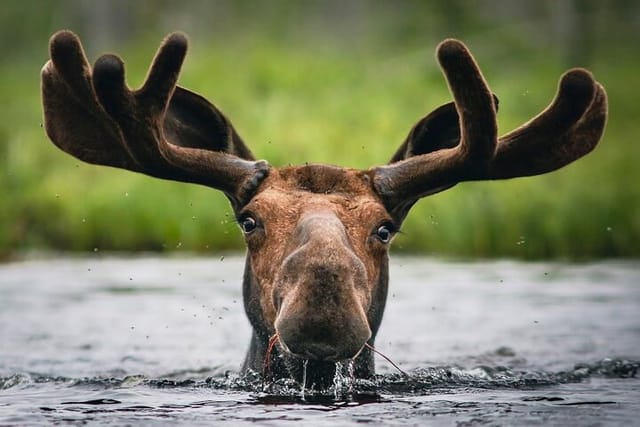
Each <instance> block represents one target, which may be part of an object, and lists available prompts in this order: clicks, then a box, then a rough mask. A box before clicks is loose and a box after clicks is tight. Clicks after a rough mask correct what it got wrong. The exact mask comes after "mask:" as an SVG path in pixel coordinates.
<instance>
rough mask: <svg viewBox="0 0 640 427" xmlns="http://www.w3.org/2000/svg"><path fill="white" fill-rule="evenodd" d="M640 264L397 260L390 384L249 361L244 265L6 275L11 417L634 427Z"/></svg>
mask: <svg viewBox="0 0 640 427" xmlns="http://www.w3.org/2000/svg"><path fill="white" fill-rule="evenodd" d="M638 267H640V264H639V263H637V262H600V263H592V264H577V265H571V264H562V263H518V262H508V261H499V262H496V261H493V262H474V263H464V262H445V261H440V260H434V259H428V258H402V257H395V258H393V259H392V265H391V285H390V292H389V300H388V303H387V310H386V313H385V318H384V320H383V324H382V328H381V330H380V333H379V335H378V340H377V342H376V345H377V348H378V349H379V350H381V351H382V352H383V353H385V354H386V355H387V356H389V357H390V358H391V359H393V360H394V361H395V362H396V363H397V364H398V365H400V367H401V368H402V369H403V370H404V371H406V372H408V374H409V376H408V377H405V376H403V375H402V374H400V373H398V372H397V371H396V370H395V369H394V368H393V367H392V366H391V365H390V364H389V363H387V362H386V361H385V360H383V359H381V358H378V359H377V360H376V363H377V371H378V373H379V375H378V376H377V377H376V378H373V379H370V380H366V381H364V380H363V381H355V382H354V383H351V384H348V383H349V381H346V385H344V386H343V387H342V388H340V389H337V390H325V391H323V392H322V393H320V394H317V393H315V392H314V390H306V391H305V394H304V397H303V396H302V395H301V387H300V385H298V384H295V383H293V382H291V381H280V382H278V383H276V384H270V385H269V384H263V383H262V382H261V381H260V380H259V379H257V378H241V377H239V376H238V369H239V366H240V364H241V362H242V359H243V357H244V352H245V350H246V347H247V345H248V342H249V335H250V327H249V324H248V322H247V320H246V318H245V314H244V309H243V307H242V297H241V276H242V270H243V260H242V258H241V257H236V256H226V257H212V258H207V259H205V258H164V257H141V258H108V257H107V258H105V257H95V258H57V259H44V260H28V261H22V262H14V263H8V264H2V265H0V425H6V424H8V425H37V424H42V425H49V424H52V423H57V424H84V423H101V424H114V425H122V424H127V423H129V424H152V425H175V424H182V425H198V424H201V425H211V424H220V423H222V422H228V423H230V424H233V425H237V424H242V423H252V424H254V423H257V424H263V425H273V424H282V425H285V424H291V425H299V424H303V425H323V424H325V425H344V424H352V423H353V424H356V423H358V424H360V423H371V424H374V425H383V424H384V425H394V424H397V425H403V424H411V425H416V424H425V423H428V424H434V425H452V424H453V425H455V424H460V425H466V424H489V425H491V424H496V425H508V424H518V425H527V424H531V425H539V424H555V425H601V424H611V425H632V424H637V423H638V422H639V421H638V417H639V415H640V380H639V379H638V374H637V371H638V367H639V366H640V363H639V362H640V268H638Z"/></svg>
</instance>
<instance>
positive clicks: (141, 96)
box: [42, 31, 269, 208]
mask: <svg viewBox="0 0 640 427" xmlns="http://www.w3.org/2000/svg"><path fill="white" fill-rule="evenodd" d="M50 49H51V61H49V62H48V63H47V64H46V65H45V67H44V68H43V72H42V92H43V104H44V110H45V124H46V130H47V134H48V135H49V137H50V138H51V140H52V141H53V142H54V143H55V144H56V145H57V146H58V147H60V148H61V149H62V150H64V151H66V152H68V153H69V154H72V155H73V156H75V157H77V158H79V159H81V160H84V161H87V162H90V163H96V164H102V165H108V166H114V167H119V168H124V169H129V170H132V171H136V172H141V173H145V174H148V175H151V176H154V177H158V178H164V179H170V180H176V181H184V182H192V183H197V184H203V185H207V186H209V187H213V188H217V189H220V190H222V191H224V192H225V193H226V194H227V196H228V197H229V198H230V200H231V202H232V204H233V205H234V207H235V208H238V207H239V206H241V205H242V204H243V203H244V202H245V201H246V200H247V198H248V196H249V195H250V193H252V192H253V191H254V190H255V188H256V187H257V186H258V185H259V183H260V182H261V181H262V179H263V178H264V177H265V176H266V175H267V174H268V170H269V168H268V165H267V164H266V162H263V161H260V162H256V161H253V157H252V155H251V153H250V151H249V150H248V149H247V148H246V146H244V144H243V143H242V141H241V140H240V138H239V136H238V135H237V133H236V132H235V130H233V128H232V126H231V124H230V122H229V121H228V120H227V119H226V118H225V117H224V116H223V115H222V113H220V112H219V111H218V110H217V109H216V108H215V107H214V106H213V105H211V104H209V103H208V102H207V101H206V100H205V99H204V98H202V97H200V96H198V95H196V94H193V93H191V92H189V91H187V90H186V89H182V88H178V87H177V86H176V82H177V79H178V75H179V72H180V68H181V66H182V62H183V60H184V57H185V55H186V51H187V38H186V36H184V35H183V34H181V33H173V34H170V35H169V36H168V37H167V38H166V39H165V40H164V41H163V43H162V45H161V46H160V48H159V49H158V52H157V54H156V56H155V58H154V60H153V63H152V65H151V67H150V69H149V73H148V75H147V78H146V80H145V83H144V84H143V86H142V87H141V88H140V89H139V90H135V91H132V90H130V89H129V88H128V87H127V85H126V83H125V71H124V63H123V62H122V60H121V59H120V58H119V57H117V56H115V55H103V56H102V57H100V58H99V59H98V60H97V61H96V63H95V65H94V69H93V75H92V74H91V68H90V66H89V65H88V63H87V61H86V58H85V55H84V51H83V49H82V45H81V44H80V40H79V39H78V37H77V36H76V35H75V34H73V33H71V32H70V31H61V32H58V33H56V34H55V35H54V36H53V37H52V39H51V42H50ZM175 93H178V94H179V96H178V97H177V98H175V102H174V98H173V96H174V94H175ZM212 130H213V132H214V134H213V135H211V134H209V132H210V131H212ZM167 136H171V138H173V139H174V141H172V142H170V141H168V140H167ZM182 139H184V141H182ZM225 151H226V152H229V153H233V154H227V153H226V152H225ZM236 153H241V155H243V157H244V158H240V157H237V156H236V155H234V154H236Z"/></svg>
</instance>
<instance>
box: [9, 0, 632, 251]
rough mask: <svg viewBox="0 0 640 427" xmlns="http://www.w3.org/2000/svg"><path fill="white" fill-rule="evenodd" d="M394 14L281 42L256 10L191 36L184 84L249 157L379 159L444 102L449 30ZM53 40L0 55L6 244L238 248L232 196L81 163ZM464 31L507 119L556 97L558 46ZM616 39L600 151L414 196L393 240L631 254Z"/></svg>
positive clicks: (626, 77) (627, 90)
mask: <svg viewBox="0 0 640 427" xmlns="http://www.w3.org/2000/svg"><path fill="white" fill-rule="evenodd" d="M456 4H458V3H457V2H456ZM415 7H416V8H417V9H419V10H422V9H421V6H415ZM443 10H444V9H443ZM441 12H442V10H441ZM442 13H444V12H442ZM467 15H468V16H469V18H468V19H469V20H470V21H469V22H471V21H473V19H472V18H473V16H471V14H467ZM398 16H400V15H398ZM401 16H404V15H401ZM40 19H42V16H40ZM398 19H399V18H398ZM403 19H405V21H399V22H407V23H411V25H406V26H403V28H404V30H403V31H400V32H397V31H393V29H394V28H398V26H396V27H393V26H391V25H389V24H385V25H386V26H378V27H375V28H378V29H380V31H379V32H376V31H371V32H369V33H367V34H365V35H364V36H362V37H361V38H360V39H359V42H358V43H346V44H343V43H341V42H340V41H339V40H333V41H332V42H327V43H325V44H323V41H324V40H325V39H323V37H322V35H321V34H316V35H315V36H314V38H306V39H304V40H294V39H291V38H286V37H285V38H284V39H285V41H286V42H283V37H284V36H282V34H277V33H274V34H275V35H274V34H272V33H270V32H268V31H267V32H265V28H267V27H260V26H256V25H255V22H254V26H253V27H252V29H251V31H248V32H245V33H243V34H242V35H236V36H235V37H231V38H230V37H227V38H211V37H202V38H199V37H195V36H194V37H193V38H192V45H193V47H192V50H191V51H190V53H189V55H188V57H187V62H186V64H185V67H184V69H183V74H182V76H181V80H180V84H181V85H183V86H185V87H188V88H190V89H192V90H195V91H196V92H199V93H201V94H203V95H205V96H206V97H207V98H208V99H211V100H213V101H214V102H215V103H216V105H217V106H219V107H220V108H221V109H222V110H223V111H224V112H225V113H226V114H227V115H228V116H229V117H231V118H232V120H233V122H234V124H235V125H236V128H237V129H238V131H239V132H240V134H241V135H242V136H243V138H244V139H245V140H246V141H247V142H248V143H249V145H250V146H251V148H252V149H253V151H254V153H255V154H256V156H257V157H259V158H265V159H267V160H269V162H270V163H271V164H273V165H276V166H277V165H285V164H290V163H291V164H300V163H304V162H323V163H334V164H339V165H342V166H349V167H356V168H368V167H370V166H371V165H375V164H382V163H384V162H386V161H387V160H388V158H389V157H390V156H391V154H392V153H393V152H394V151H395V149H396V147H397V145H398V144H400V143H401V142H402V140H403V138H404V137H405V135H406V134H407V132H408V131H409V129H410V127H411V126H412V125H413V124H414V123H415V122H416V121H417V120H418V119H419V118H420V117H421V116H423V115H424V114H426V113H428V112H429V111H430V110H431V109H433V108H435V107H437V106H438V105H440V104H442V103H444V102H448V101H449V100H450V95H449V93H448V90H447V88H446V84H445V82H444V79H443V78H442V76H441V75H440V73H439V70H438V68H437V66H436V63H435V60H434V59H433V54H432V52H433V49H434V48H435V45H436V43H437V40H438V39H441V38H444V36H446V35H447V34H445V33H443V34H431V35H430V37H429V40H425V39H424V37H418V36H417V34H419V31H418V28H417V27H416V23H417V22H418V20H419V18H413V19H410V18H407V17H406V16H404V18H403ZM430 19H431V20H433V19H435V18H433V17H431V18H430ZM275 22H277V21H275ZM473 22H475V21H473ZM473 22H472V23H471V24H470V25H472V24H473V25H476V27H483V25H482V24H478V23H477V22H475V23H473ZM273 27H274V24H273V22H271V25H270V26H269V28H273ZM47 38H48V34H47V35H44V36H42V37H40V39H38V40H37V45H38V49H39V51H38V54H37V55H25V54H24V53H21V54H20V56H17V57H16V60H15V61H13V62H12V63H11V65H10V66H6V65H7V62H5V66H3V67H2V69H0V94H1V95H2V99H3V100H5V106H4V108H3V111H4V115H3V120H2V122H1V123H0V189H1V190H2V195H3V200H2V203H1V204H0V255H1V254H3V253H4V254H8V253H11V252H14V251H16V250H31V249H55V250H75V251H94V250H99V251H103V250H154V251H156V250H157V251H164V250H167V251H168V250H189V251H208V250H231V249H239V248H241V247H242V242H241V237H240V233H239V232H238V231H237V229H236V228H237V227H236V226H235V224H234V219H233V216H232V213H231V209H230V208H229V206H228V204H227V202H226V200H225V198H224V197H223V196H222V195H221V194H219V193H217V192H216V191H213V190H210V189H206V188H202V187H197V186H190V185H186V184H179V183H171V182H166V181H158V180H154V179H151V178H148V177H145V176H141V175H137V174H132V173H130V172H126V171H119V170H115V169H109V168H101V167H95V166H91V165H86V164H82V163H80V162H79V161H77V160H75V159H73V158H71V157H69V156H67V155H66V154H63V153H62V152H60V151H59V150H58V149H57V148H55V147H54V146H53V145H52V144H51V143H50V142H49V141H48V139H47V138H46V136H45V134H44V131H43V129H42V127H41V121H42V119H41V108H40V103H39V91H38V70H39V68H40V67H41V66H42V64H43V62H44V60H45V58H46V55H45V52H46V51H45V48H46V43H47ZM158 39H159V34H158V33H154V34H152V36H151V37H150V38H149V37H146V36H142V37H138V38H136V39H134V40H132V41H131V42H130V43H127V44H124V45H122V46H121V48H118V51H119V52H120V53H121V54H122V56H123V57H124V59H125V61H126V63H127V67H128V80H129V82H130V84H131V85H132V86H137V85H138V84H139V83H140V82H141V81H142V79H143V77H144V75H145V72H146V67H147V65H148V63H149V61H150V59H151V57H152V55H153V49H154V48H155V46H157V42H158ZM381 40H387V41H386V42H383V41H381ZM466 40H467V42H468V43H469V45H470V47H471V48H472V50H473V51H474V53H475V54H476V57H477V59H478V61H479V62H480V64H481V66H482V68H483V70H484V72H485V76H486V77H487V79H488V81H489V83H490V84H491V86H492V89H493V90H494V91H495V92H496V93H497V94H498V96H499V98H500V113H499V123H500V129H501V133H505V132H507V131H509V130H511V129H513V128H514V127H516V126H518V125H519V124H521V123H523V122H525V121H526V120H528V119H529V118H531V117H532V116H533V115H535V114H537V112H538V111H540V110H541V109H542V108H544V106H546V104H547V103H548V102H549V101H550V99H551V97H552V95H553V93H554V91H555V87H556V82H557V79H558V77H559V76H560V74H561V73H562V71H564V68H565V67H564V66H562V65H561V55H559V54H558V52H555V51H553V50H549V49H548V46H547V47H546V48H545V47H542V48H541V49H538V48H536V47H535V46H534V47H532V46H530V45H526V44H524V43H523V42H522V39H521V38H519V37H518V32H517V29H513V28H499V29H496V30H494V32H493V33H492V34H490V36H487V35H482V36H480V35H473V34H471V35H470V36H469V38H467V39H466ZM621 49H622V50H623V48H621V47H619V46H618V49H616V50H611V51H609V50H607V49H601V50H598V51H597V53H598V55H597V56H596V57H597V60H595V61H593V62H592V64H591V65H590V68H591V69H592V70H593V71H594V74H595V75H596V77H597V78H598V80H599V81H601V82H602V83H603V84H604V85H605V87H606V88H607V91H608V93H609V96H610V107H611V109H610V115H611V118H610V121H609V124H608V128H607V131H606V134H605V137H604V139H603V141H602V142H601V145H600V146H599V147H598V148H597V149H596V151H595V152H594V153H592V154H590V155H589V156H587V157H586V158H585V159H582V160H580V161H578V162H577V163H575V164H573V165H571V166H570V167H568V168H566V169H563V170H561V171H558V172H555V173H553V174H549V175H545V176H540V177H534V178H527V179H517V180H512V181H499V182H488V183H464V184H460V185H459V186H457V187H455V188H454V189H452V190H450V191H447V192H444V193H441V194H438V195H435V196H432V197H429V198H427V199H425V200H423V201H421V202H419V203H418V204H417V205H416V206H415V207H414V209H413V211H412V212H411V214H410V215H409V217H408V219H407V221H406V223H405V225H404V227H403V233H402V234H401V235H400V236H399V237H398V238H397V239H396V242H395V245H394V246H395V250H400V251H420V252H421V253H431V254H446V255H454V256H504V257H519V258H540V257H565V258H570V259H576V258H591V257H637V256H639V255H640V245H638V243H637V242H638V241H639V240H640V209H639V208H640V186H639V185H638V184H637V183H638V182H640V170H639V169H638V168H637V167H636V165H635V162H636V160H635V159H637V158H639V157H640V147H639V146H638V145H637V144H633V140H634V139H635V135H638V134H639V133H640V132H639V131H640V124H639V123H638V112H639V111H640V109H639V108H638V107H637V104H636V99H637V94H638V93H640V81H639V80H638V79H637V75H638V72H639V71H640V58H638V57H637V55H623V56H620V57H619V56H618V55H619V54H620V52H621ZM92 59H93V58H92Z"/></svg>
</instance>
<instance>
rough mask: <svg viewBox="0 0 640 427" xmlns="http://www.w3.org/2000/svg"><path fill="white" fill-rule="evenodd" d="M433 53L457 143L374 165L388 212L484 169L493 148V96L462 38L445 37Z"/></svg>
mask: <svg viewBox="0 0 640 427" xmlns="http://www.w3.org/2000/svg"><path fill="white" fill-rule="evenodd" d="M437 57H438V60H439V62H440V65H441V67H442V70H443V72H444V74H445V77H446V79H447V81H448V83H449V88H450V90H451V92H452V94H453V97H454V100H455V108H456V112H457V114H458V117H459V126H460V142H459V144H458V145H457V146H455V147H453V148H444V149H441V150H438V151H434V152H429V153H426V154H421V155H418V156H414V157H410V158H408V159H406V160H402V161H398V162H395V163H392V164H389V165H386V166H381V167H377V168H374V169H373V174H374V187H375V188H376V190H377V192H378V194H380V195H381V197H382V198H383V199H384V200H385V204H386V205H387V206H388V207H389V208H390V209H391V210H392V214H394V211H395V210H406V209H405V208H406V205H407V204H409V205H410V204H413V203H414V202H415V201H416V200H417V199H419V198H420V197H424V196H427V195H429V194H432V193H435V192H438V191H441V190H443V189H445V188H448V187H451V186H453V185H455V184H456V183H457V182H460V181H463V180H465V179H468V178H469V176H471V175H476V174H478V173H484V172H485V171H486V169H487V167H488V165H489V162H490V160H491V159H492V157H493V155H494V153H495V147H496V143H497V123H496V106H495V103H494V102H495V101H494V96H493V94H492V93H491V91H490V90H489V87H488V85H487V83H486V81H485V79H484V77H483V76H482V73H481V72H480V69H479V67H478V65H477V64H476V62H475V60H474V59H473V56H472V55H471V53H470V52H469V51H468V50H467V48H466V47H465V46H464V44H462V43H461V42H460V41H458V40H453V39H449V40H445V41H443V42H442V43H440V45H439V46H438V49H437Z"/></svg>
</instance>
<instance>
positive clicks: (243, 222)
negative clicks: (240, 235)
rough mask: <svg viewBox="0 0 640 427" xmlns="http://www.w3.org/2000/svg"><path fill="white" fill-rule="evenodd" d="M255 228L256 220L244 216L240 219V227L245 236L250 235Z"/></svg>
mask: <svg viewBox="0 0 640 427" xmlns="http://www.w3.org/2000/svg"><path fill="white" fill-rule="evenodd" d="M257 226H258V224H257V223H256V220H255V219H254V218H253V217H251V216H245V217H243V218H241V219H240V227H241V228H242V231H243V232H244V233H245V234H249V233H251V232H252V231H253V230H255V229H256V227H257Z"/></svg>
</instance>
